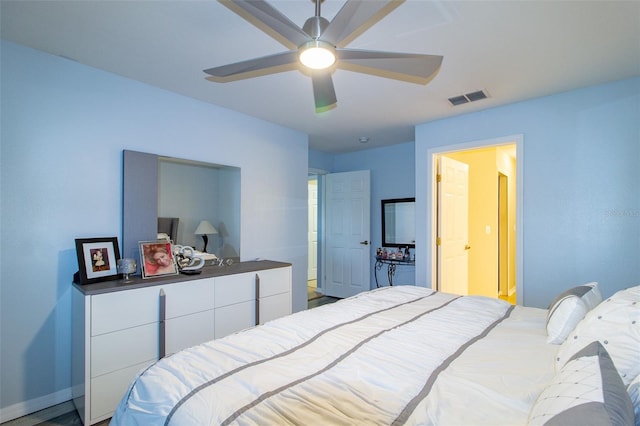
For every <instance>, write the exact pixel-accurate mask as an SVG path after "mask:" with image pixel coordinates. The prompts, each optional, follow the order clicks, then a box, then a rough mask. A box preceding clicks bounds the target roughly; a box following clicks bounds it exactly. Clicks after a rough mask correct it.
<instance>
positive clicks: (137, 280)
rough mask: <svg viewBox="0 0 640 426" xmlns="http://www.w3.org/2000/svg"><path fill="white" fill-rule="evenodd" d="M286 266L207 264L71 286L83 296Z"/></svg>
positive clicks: (258, 262)
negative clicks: (190, 270)
mask: <svg viewBox="0 0 640 426" xmlns="http://www.w3.org/2000/svg"><path fill="white" fill-rule="evenodd" d="M287 266H291V263H286V262H276V261H273V260H254V261H248V262H240V263H234V264H232V265H225V266H212V265H207V266H204V267H203V268H202V269H201V271H202V273H200V274H196V275H185V274H178V275H167V276H163V277H157V278H147V279H143V278H142V277H140V276H139V275H134V276H132V277H131V279H132V281H131V282H128V283H123V282H121V280H120V279H119V278H118V279H115V280H111V281H102V282H99V283H94V284H78V283H76V282H74V283H73V286H74V287H75V288H77V289H78V290H80V291H81V292H82V293H83V294H84V295H85V296H91V295H94V294H103V293H113V292H116V291H125V290H133V289H136V288H143V287H153V286H157V285H163V284H170V283H177V282H181V281H193V280H201V279H203V278H211V277H221V276H225V275H234V274H242V273H245V272H254V271H262V270H265V269H276V268H284V267H287Z"/></svg>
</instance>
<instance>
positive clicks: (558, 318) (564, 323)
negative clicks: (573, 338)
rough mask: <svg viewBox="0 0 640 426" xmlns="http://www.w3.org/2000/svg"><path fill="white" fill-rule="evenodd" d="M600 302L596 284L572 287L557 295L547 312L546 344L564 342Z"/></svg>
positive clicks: (600, 297) (600, 298) (600, 296)
mask: <svg viewBox="0 0 640 426" xmlns="http://www.w3.org/2000/svg"><path fill="white" fill-rule="evenodd" d="M601 300H602V295H601V294H600V290H599V289H598V283H596V282H593V283H589V284H585V285H581V286H578V287H573V288H571V289H569V290H567V291H565V292H563V293H561V294H559V295H558V296H557V297H556V298H555V299H554V300H553V302H551V304H550V305H549V311H548V312H547V336H548V337H547V343H550V344H553V345H559V344H561V343H562V342H564V341H565V339H566V338H567V336H568V335H569V333H571V332H572V331H573V329H574V328H575V327H576V325H578V323H579V322H580V320H581V319H582V318H584V316H585V315H586V313H587V312H588V311H589V310H590V309H592V308H593V307H595V306H596V305H598V303H600V301H601Z"/></svg>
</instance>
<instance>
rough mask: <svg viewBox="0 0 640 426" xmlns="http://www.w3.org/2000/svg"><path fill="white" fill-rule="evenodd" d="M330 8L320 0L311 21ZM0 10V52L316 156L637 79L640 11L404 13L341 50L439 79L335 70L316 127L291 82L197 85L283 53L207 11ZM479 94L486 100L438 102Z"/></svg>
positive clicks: (459, 5) (303, 10) (295, 1)
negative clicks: (263, 131)
mask: <svg viewBox="0 0 640 426" xmlns="http://www.w3.org/2000/svg"><path fill="white" fill-rule="evenodd" d="M271 3H272V5H273V6H274V7H275V8H277V9H278V10H280V11H281V12H283V13H284V14H285V15H286V16H288V17H289V18H290V19H291V20H292V21H293V22H295V23H297V24H299V25H300V26H302V24H303V23H304V21H305V20H306V19H307V18H308V17H310V16H313V14H314V7H315V6H314V4H313V3H312V1H311V0H285V1H282V0H278V1H276V0H274V1H271ZM343 4H344V0H325V1H324V3H323V4H322V16H324V17H326V18H328V19H329V20H331V18H332V17H333V16H334V15H335V14H336V13H337V11H338V10H339V9H340V7H341V6H342V5H343ZM0 7H1V9H0V14H1V19H2V20H1V26H0V29H1V33H2V38H3V39H6V40H9V41H13V42H16V43H19V44H23V45H26V46H30V47H33V48H36V49H39V50H42V51H45V52H49V53H51V54H54V55H60V56H63V57H66V58H70V59H73V60H75V61H78V62H80V63H82V64H86V65H89V66H92V67H95V68H99V69H103V70H106V71H109V72H113V73H116V74H119V75H122V76H125V77H128V78H131V79H134V80H138V81H141V82H144V83H148V84H150V85H153V86H157V87H160V88H163V89H166V90H169V91H172V92H176V93H180V94H182V95H185V96H189V97H192V98H196V99H200V100H202V101H205V102H210V103H213V104H217V105H220V106H223V107H226V108H230V109H232V110H236V111H239V112H242V113H245V114H248V115H251V116H254V117H258V118H261V119H264V120H268V121H271V122H274V123H277V124H281V125H283V126H286V127H289V128H293V129H297V130H299V131H302V132H304V133H307V134H308V135H309V146H310V148H312V149H317V150H322V151H327V152H348V151H354V150H358V149H362V148H370V147H374V146H383V145H390V144H395V143H402V142H408V141H413V140H414V125H416V124H420V123H425V122H427V121H431V120H434V119H438V118H443V117H448V116H453V115H457V114H464V113H468V112H472V111H477V110H480V109H486V108H491V107H495V106H498V105H503V104H507V103H511V102H517V101H522V100H525V99H531V98H535V97H539V96H545V95H549V94H552V93H557V92H562V91H567V90H571V89H575V88H579V87H585V86H590V85H594V84H599V83H603V82H607V81H613V80H618V79H623V78H627V77H631V76H636V75H640V1H611V0H609V1H546V0H538V1H529V0H521V1H516V0H511V1H506V0H503V1H427V0H408V1H406V2H405V3H404V4H402V5H401V6H400V7H398V8H396V9H395V10H394V11H392V12H391V13H390V14H389V15H388V16H386V17H385V18H383V19H382V20H381V21H380V22H378V23H377V24H375V25H374V26H373V27H371V28H370V29H369V30H367V31H366V32H365V33H363V34H362V35H361V36H360V37H358V38H356V39H355V40H354V41H353V42H351V43H350V44H349V45H348V46H347V47H349V48H360V49H369V50H383V51H398V52H407V53H425V54H435V55H442V56H444V61H443V65H442V67H441V69H440V72H439V74H438V75H437V76H436V77H435V78H434V79H433V80H432V81H431V82H430V83H429V84H427V85H426V86H422V85H416V84H413V83H406V82H400V81H394V80H389V79H385V78H381V77H376V76H370V75H365V74H357V73H353V72H350V71H343V70H339V69H338V70H337V71H336V72H335V73H334V75H333V80H334V84H335V89H336V94H337V97H338V105H337V107H336V108H335V109H333V110H330V111H328V112H325V113H322V114H316V112H315V110H314V103H313V93H312V88H311V81H310V79H309V78H308V77H306V76H305V75H303V74H302V73H301V72H299V71H289V72H285V73H280V74H275V75H268V76H262V77H257V78H254V79H249V80H242V81H235V82H229V83H214V82H210V81H207V80H205V77H206V74H204V73H203V72H202V70H203V69H206V68H210V67H214V66H218V65H224V64H226V63H230V62H236V61H241V60H245V59H252V58H254V57H260V56H266V55H270V54H274V53H278V52H282V51H284V50H286V48H284V47H283V46H282V45H280V44H279V43H278V42H276V41H275V40H273V39H271V38H270V37H269V36H267V35H266V34H265V33H263V32H261V31H260V30H258V29H256V28H255V27H253V26H252V25H251V24H249V23H248V22H247V21H245V20H243V19H242V18H240V17H239V16H237V15H236V14H234V13H233V12H231V11H230V10H229V9H227V8H226V7H224V6H223V5H221V4H220V3H218V2H217V1H215V0H202V1H184V0H181V1H171V0H163V1H141V0H139V1H134V0H130V1H113V0H109V1H98V0H84V1H56V0H48V1H30V0H20V1H7V0H1V3H0ZM46 75H47V72H46V70H42V76H43V78H46ZM479 89H484V90H485V91H486V92H487V93H488V94H489V96H490V98H489V99H485V100H481V101H478V102H475V103H472V104H466V105H462V106H458V107H453V106H451V104H450V103H449V102H448V101H447V98H449V97H452V96H456V95H459V94H463V93H468V92H472V91H476V90H479ZM362 136H366V137H369V138H370V141H369V143H368V144H366V145H365V144H361V143H360V142H359V138H360V137H362Z"/></svg>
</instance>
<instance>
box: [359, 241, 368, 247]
mask: <svg viewBox="0 0 640 426" xmlns="http://www.w3.org/2000/svg"><path fill="white" fill-rule="evenodd" d="M360 244H362V245H365V246H368V245H369V241H367V240H364V241H360Z"/></svg>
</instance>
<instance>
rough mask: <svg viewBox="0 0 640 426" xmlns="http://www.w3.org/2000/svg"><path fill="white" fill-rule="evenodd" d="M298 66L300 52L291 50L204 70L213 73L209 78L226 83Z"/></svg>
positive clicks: (288, 69)
mask: <svg viewBox="0 0 640 426" xmlns="http://www.w3.org/2000/svg"><path fill="white" fill-rule="evenodd" d="M297 68H298V52H296V51H291V52H283V53H277V54H275V55H270V56H263V57H262V58H256V59H249V60H247V61H242V62H236V63H234V64H228V65H222V66H219V67H214V68H209V69H206V70H204V72H205V73H207V74H209V75H211V77H207V80H211V81H216V82H219V83H226V82H228V81H236V80H243V79H246V78H251V77H257V76H261V75H267V74H275V73H278V72H283V71H290V70H294V69H297Z"/></svg>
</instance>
